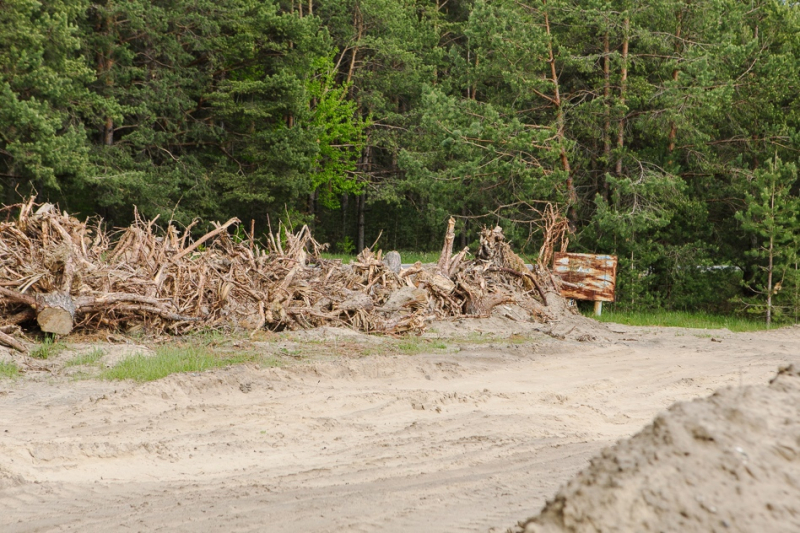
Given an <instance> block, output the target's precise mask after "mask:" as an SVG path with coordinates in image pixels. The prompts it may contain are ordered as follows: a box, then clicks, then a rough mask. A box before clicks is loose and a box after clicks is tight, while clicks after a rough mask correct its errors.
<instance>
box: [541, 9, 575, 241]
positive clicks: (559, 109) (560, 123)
mask: <svg viewBox="0 0 800 533" xmlns="http://www.w3.org/2000/svg"><path fill="white" fill-rule="evenodd" d="M542 6H543V9H544V27H545V32H546V33H547V56H548V57H547V62H548V63H549V64H550V81H551V82H552V83H553V98H552V102H553V104H554V105H555V106H556V137H557V138H558V142H559V158H560V159H561V168H562V169H563V170H564V172H566V174H567V198H568V203H569V207H568V208H567V216H568V217H569V220H570V227H571V228H574V224H575V222H576V218H577V213H576V211H575V204H576V203H577V202H578V194H577V192H576V191H575V184H574V183H573V181H572V168H571V167H570V164H569V158H568V157H567V150H566V148H565V147H564V139H565V135H564V108H563V105H562V102H561V90H560V88H559V85H558V73H557V72H556V59H555V56H554V54H553V37H552V35H551V33H550V16H549V15H548V13H547V0H542Z"/></svg>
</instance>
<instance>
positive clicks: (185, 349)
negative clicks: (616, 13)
mask: <svg viewBox="0 0 800 533" xmlns="http://www.w3.org/2000/svg"><path fill="white" fill-rule="evenodd" d="M249 361H258V362H260V363H261V364H266V365H269V366H274V365H276V364H277V362H276V361H271V360H267V359H260V358H259V356H258V355H257V354H254V353H244V354H237V355H231V356H224V357H223V356H220V355H217V354H214V353H213V352H211V351H209V350H208V349H207V348H206V347H205V346H195V345H189V346H176V345H166V346H159V347H158V348H157V349H156V354H155V355H154V356H151V357H148V356H146V355H143V354H136V355H132V356H130V357H127V358H125V359H123V360H122V361H120V362H119V363H117V364H116V365H114V366H113V367H111V368H109V369H108V370H106V371H104V372H103V373H102V374H101V375H100V377H101V378H102V379H109V380H115V379H118V380H123V379H132V380H134V381H139V382H143V381H154V380H156V379H161V378H163V377H166V376H168V375H170V374H176V373H179V372H203V371H206V370H210V369H212V368H222V367H226V366H229V365H234V364H238V363H245V362H249Z"/></svg>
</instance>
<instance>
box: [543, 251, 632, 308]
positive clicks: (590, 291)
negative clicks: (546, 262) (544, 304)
mask: <svg viewBox="0 0 800 533" xmlns="http://www.w3.org/2000/svg"><path fill="white" fill-rule="evenodd" d="M553 273H555V274H556V275H557V276H558V277H560V278H561V280H562V281H563V282H564V283H563V284H562V286H561V295H562V296H563V297H565V298H572V299H574V300H593V301H595V302H613V301H614V289H615V288H616V284H617V258H616V256H613V255H594V254H567V253H562V252H556V253H555V254H554V255H553Z"/></svg>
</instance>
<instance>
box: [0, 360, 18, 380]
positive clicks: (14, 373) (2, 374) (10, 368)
mask: <svg viewBox="0 0 800 533" xmlns="http://www.w3.org/2000/svg"><path fill="white" fill-rule="evenodd" d="M18 377H19V367H17V364H16V363H14V361H0V378H9V379H17V378H18Z"/></svg>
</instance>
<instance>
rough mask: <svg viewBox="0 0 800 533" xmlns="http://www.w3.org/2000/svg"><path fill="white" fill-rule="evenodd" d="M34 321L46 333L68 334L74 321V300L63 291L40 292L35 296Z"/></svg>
mask: <svg viewBox="0 0 800 533" xmlns="http://www.w3.org/2000/svg"><path fill="white" fill-rule="evenodd" d="M36 310H37V313H36V321H37V322H38V323H39V327H40V328H41V329H42V331H44V332H46V333H55V334H56V335H68V334H69V333H70V332H71V331H72V326H73V324H74V323H75V302H74V301H73V300H72V296H70V295H69V294H67V293H63V292H51V293H49V294H42V295H40V296H39V297H38V298H37V304H36Z"/></svg>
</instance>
